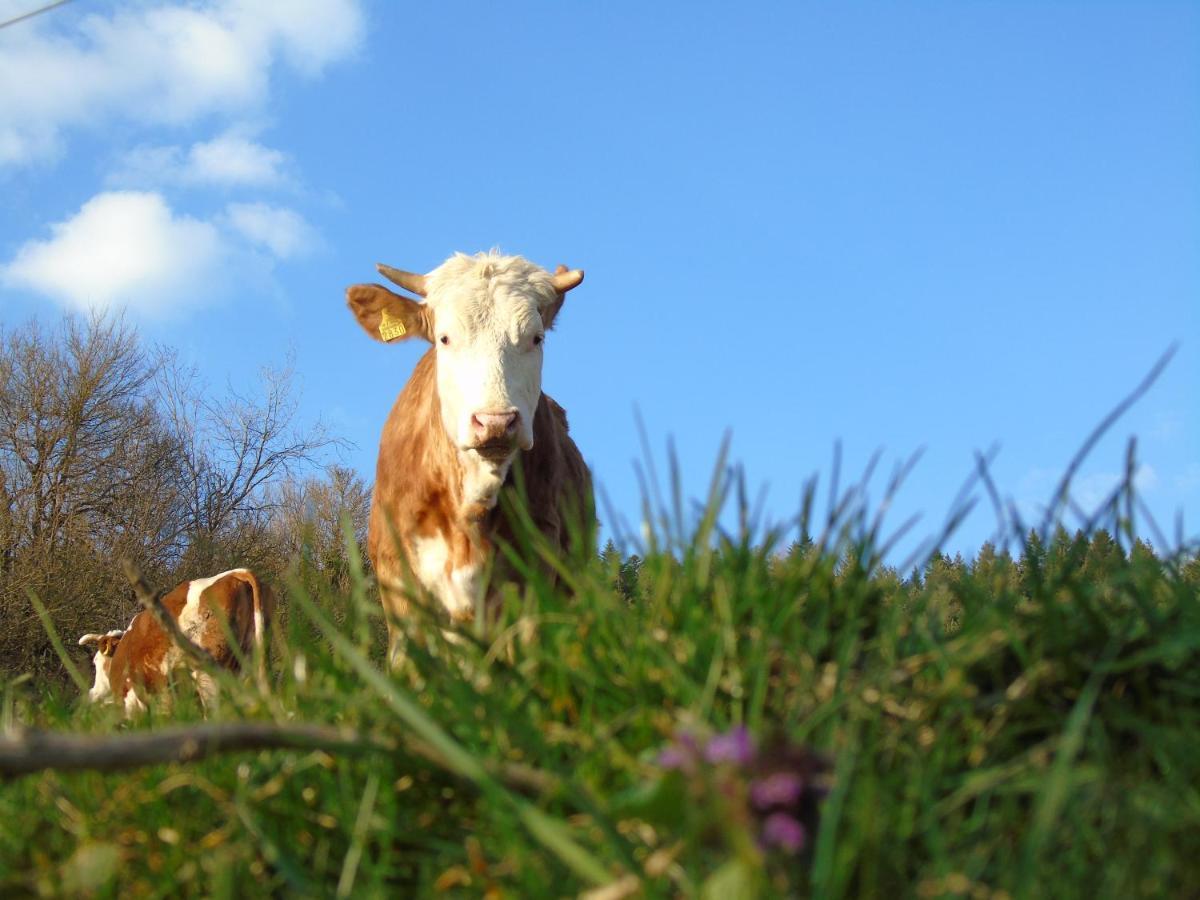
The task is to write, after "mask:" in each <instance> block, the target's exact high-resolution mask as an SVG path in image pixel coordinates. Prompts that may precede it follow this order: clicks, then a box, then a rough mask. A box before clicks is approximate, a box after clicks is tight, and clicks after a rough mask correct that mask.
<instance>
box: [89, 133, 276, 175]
mask: <svg viewBox="0 0 1200 900" xmlns="http://www.w3.org/2000/svg"><path fill="white" fill-rule="evenodd" d="M287 165H288V158H287V156H286V154H284V153H282V152H280V151H279V150H274V149H272V148H270V147H266V146H264V145H262V144H259V143H257V142H256V141H253V140H251V139H249V138H247V137H244V136H242V135H240V134H237V133H234V132H226V133H225V134H222V135H219V136H218V137H215V138H213V139H212V140H211V141H205V142H201V143H197V144H192V146H191V147H190V148H189V149H188V150H187V151H186V152H185V151H184V150H183V148H181V147H178V146H159V147H155V146H145V145H143V146H141V147H137V148H135V149H134V150H132V151H131V152H129V153H127V154H126V155H125V157H124V158H123V159H122V160H121V163H120V165H119V166H118V168H117V169H116V171H114V172H113V173H112V174H111V175H110V176H109V178H108V181H109V183H110V184H116V185H124V186H137V187H145V186H148V185H166V184H177V185H185V186H191V187H258V188H264V187H280V186H283V185H285V184H287V183H289V181H290V179H289V177H288V176H287V174H286V168H287Z"/></svg>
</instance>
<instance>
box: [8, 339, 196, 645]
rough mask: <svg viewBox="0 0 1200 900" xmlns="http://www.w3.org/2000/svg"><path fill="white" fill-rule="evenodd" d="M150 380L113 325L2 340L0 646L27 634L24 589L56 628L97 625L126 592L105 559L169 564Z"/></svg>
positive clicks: (167, 460) (169, 459)
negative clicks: (1, 621) (57, 621)
mask: <svg viewBox="0 0 1200 900" xmlns="http://www.w3.org/2000/svg"><path fill="white" fill-rule="evenodd" d="M154 374H155V365H154V362H153V361H152V360H149V359H147V357H146V356H145V354H144V353H143V352H142V350H141V348H140V344H139V342H138V339H137V335H136V333H135V332H134V331H133V330H132V329H131V328H130V327H128V326H127V325H126V324H125V323H124V322H123V321H122V320H121V319H106V318H101V317H92V318H91V319H88V320H82V321H81V320H79V319H77V318H71V317H68V318H65V319H64V320H63V322H62V324H61V326H60V328H59V330H58V331H57V332H48V331H47V330H45V329H43V328H42V327H40V326H38V325H37V324H36V323H30V324H28V325H26V326H24V327H22V328H18V329H15V330H11V331H3V332H0V507H2V510H0V541H2V542H3V543H2V544H0V611H2V612H3V613H4V618H5V621H6V625H7V626H8V627H6V628H5V629H3V633H2V634H0V644H9V643H12V642H16V643H18V644H19V643H21V642H22V641H23V640H24V639H26V638H28V637H29V636H30V635H29V634H27V633H26V632H25V631H24V630H23V629H22V628H21V627H20V626H21V624H22V623H29V622H34V621H36V620H35V617H34V616H33V612H32V609H31V608H30V606H29V602H28V599H27V596H26V592H27V591H29V590H32V591H34V592H36V593H38V594H40V595H42V596H43V599H45V600H46V602H48V603H50V604H51V606H52V607H53V608H55V609H56V611H58V612H61V613H62V614H63V615H62V616H61V617H60V618H64V621H65V624H66V627H75V626H76V624H78V622H79V621H80V617H87V616H90V615H93V614H94V612H95V611H96V610H97V608H102V609H104V611H105V612H106V616H105V619H104V621H107V620H109V617H111V616H112V612H111V611H109V610H108V608H107V607H108V604H110V603H112V602H113V600H114V598H119V597H122V596H124V595H125V593H126V592H125V590H124V589H123V587H122V584H121V579H120V578H119V573H117V572H116V570H115V567H114V566H112V565H111V563H110V562H109V561H110V560H112V559H115V558H116V555H120V554H125V555H130V556H132V557H134V558H136V559H138V560H139V561H140V562H143V563H144V564H146V565H147V567H148V569H149V570H150V571H154V572H162V571H164V570H166V569H167V568H169V567H170V566H171V564H172V561H173V556H177V551H178V548H179V545H178V528H177V521H178V512H179V505H178V497H177V495H176V494H175V490H174V485H175V483H176V481H177V480H178V478H177V474H176V473H175V472H174V467H175V461H176V453H175V442H174V440H173V439H172V437H171V435H170V434H169V433H168V432H167V431H166V430H165V429H164V428H163V427H162V422H161V420H160V418H159V417H158V415H157V413H156V411H155V408H154V405H153V402H152V400H151V398H150V397H149V396H147V387H148V385H149V384H150V381H151V379H152V378H153V376H154ZM118 606H120V604H119V603H118ZM125 606H128V604H125ZM127 611H128V609H121V610H120V613H121V614H123V613H125V612H127ZM89 630H90V629H89ZM39 632H40V628H39V629H37V631H35V633H34V635H33V636H34V637H35V638H39V637H41V640H40V641H39V640H35V641H34V643H35V645H36V646H37V647H40V648H41V651H42V652H46V647H45V642H44V637H42V636H40V633H39ZM3 649H4V651H8V649H9V648H8V647H7V646H5V647H3ZM4 658H5V659H6V660H7V659H9V658H10V654H9V653H8V652H5V657H4Z"/></svg>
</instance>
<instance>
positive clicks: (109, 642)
mask: <svg viewBox="0 0 1200 900" xmlns="http://www.w3.org/2000/svg"><path fill="white" fill-rule="evenodd" d="M119 643H121V638H120V637H117V636H115V635H111V634H106V635H105V636H104V637H102V638H100V652H101V653H103V654H104V655H105V656H112V655H113V654H114V653H116V652H117V644H119Z"/></svg>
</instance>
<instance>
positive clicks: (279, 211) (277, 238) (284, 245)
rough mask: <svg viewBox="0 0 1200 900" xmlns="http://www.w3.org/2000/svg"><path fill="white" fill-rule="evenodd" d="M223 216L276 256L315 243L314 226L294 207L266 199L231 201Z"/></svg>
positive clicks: (296, 252) (300, 250)
mask: <svg viewBox="0 0 1200 900" xmlns="http://www.w3.org/2000/svg"><path fill="white" fill-rule="evenodd" d="M226 217H227V219H228V221H229V224H230V226H231V227H232V228H233V230H234V231H236V232H237V233H238V234H240V235H241V236H242V237H244V238H246V240H248V241H250V242H251V243H253V244H257V245H259V246H261V247H265V248H266V249H267V250H269V251H270V252H271V254H273V255H274V256H276V257H278V258H279V259H289V258H291V257H294V256H297V255H299V254H301V253H304V252H305V251H307V250H310V249H311V248H312V247H313V246H314V245H315V244H316V234H315V233H314V232H313V229H312V228H311V227H310V226H309V224H308V223H307V222H306V221H305V220H304V218H303V217H302V216H300V214H299V213H297V212H296V211H295V210H291V209H287V208H285V207H281V206H271V205H269V204H267V203H231V204H229V206H228V208H227V209H226Z"/></svg>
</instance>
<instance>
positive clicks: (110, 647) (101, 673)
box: [79, 630, 125, 703]
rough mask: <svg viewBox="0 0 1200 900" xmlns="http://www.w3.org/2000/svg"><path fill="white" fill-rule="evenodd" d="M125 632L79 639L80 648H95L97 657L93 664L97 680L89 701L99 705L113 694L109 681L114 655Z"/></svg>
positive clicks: (94, 658)
mask: <svg viewBox="0 0 1200 900" xmlns="http://www.w3.org/2000/svg"><path fill="white" fill-rule="evenodd" d="M124 634H125V632H124V631H119V630H117V631H110V632H108V633H107V634H85V635H84V636H83V637H81V638H80V639H79V646H80V647H95V648H96V655H95V656H93V657H92V662H93V664H95V666H96V680H95V683H93V684H92V689H91V690H90V691H88V700H90V701H91V702H92V703H98V702H99V701H101V700H103V699H104V698H105V697H108V696H109V695H110V694H111V693H112V684H111V683H110V682H109V680H108V676H109V671H110V670H111V669H112V660H113V654H115V653H116V652H117V644H119V643H120V642H121V638H122V636H124Z"/></svg>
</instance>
